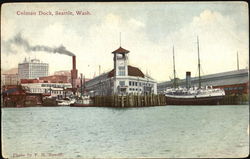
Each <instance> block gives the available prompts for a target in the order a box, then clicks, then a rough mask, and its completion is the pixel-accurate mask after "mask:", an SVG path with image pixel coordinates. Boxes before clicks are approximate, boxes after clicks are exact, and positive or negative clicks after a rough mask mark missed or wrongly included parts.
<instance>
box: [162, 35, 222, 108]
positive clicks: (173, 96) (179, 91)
mask: <svg viewBox="0 0 250 159" xmlns="http://www.w3.org/2000/svg"><path fill="white" fill-rule="evenodd" d="M197 45H198V69H199V87H191V86H188V87H186V88H181V87H177V82H176V77H175V58H174V48H173V67H174V82H173V88H167V89H166V90H165V92H164V94H165V96H166V102H167V104H168V105H217V104H219V102H220V100H222V99H223V97H224V96H225V91H224V90H223V89H220V88H216V89H214V88H213V87H212V86H210V87H209V86H205V87H202V86H201V76H200V55H199V39H198V37H197Z"/></svg>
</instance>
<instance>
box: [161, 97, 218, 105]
mask: <svg viewBox="0 0 250 159" xmlns="http://www.w3.org/2000/svg"><path fill="white" fill-rule="evenodd" d="M222 99H223V97H222V96H218V97H200V98H178V97H176V98H175V97H166V103H167V105H218V104H220V101H221V100H222Z"/></svg>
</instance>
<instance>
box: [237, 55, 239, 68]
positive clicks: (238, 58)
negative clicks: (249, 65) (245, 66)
mask: <svg viewBox="0 0 250 159" xmlns="http://www.w3.org/2000/svg"><path fill="white" fill-rule="evenodd" d="M237 70H238V71H239V56H238V51H237Z"/></svg>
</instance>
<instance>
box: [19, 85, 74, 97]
mask: <svg viewBox="0 0 250 159" xmlns="http://www.w3.org/2000/svg"><path fill="white" fill-rule="evenodd" d="M21 85H22V86H23V87H26V88H28V91H29V93H33V94H36V93H41V94H43V95H48V96H52V97H57V98H64V97H68V96H70V95H72V91H70V89H71V88H72V85H71V83H44V82H42V83H41V82H36V83H35V82H34V83H22V84H21Z"/></svg>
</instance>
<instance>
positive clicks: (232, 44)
mask: <svg viewBox="0 0 250 159" xmlns="http://www.w3.org/2000/svg"><path fill="white" fill-rule="evenodd" d="M133 14H134V13H133ZM74 18H76V17H74ZM88 18H89V19H88V20H89V21H88V23H86V22H85V21H86V18H85V17H84V18H79V19H78V20H74V22H73V21H70V20H69V21H67V20H65V19H63V18H62V19H60V20H59V19H58V18H57V19H56V20H55V21H54V22H51V21H52V20H51V19H50V23H47V22H43V23H45V24H46V25H45V24H44V25H43V26H44V27H40V28H39V29H38V28H37V27H34V28H32V27H31V28H29V29H24V30H23V35H24V36H25V37H27V38H28V39H30V41H29V42H30V43H31V45H35V44H40V45H48V46H51V47H54V46H59V45H60V44H63V45H64V46H65V47H66V48H67V49H68V50H70V51H72V52H74V53H75V54H76V57H77V69H78V70H79V72H82V73H83V74H84V75H86V77H93V75H94V72H96V75H97V74H98V68H99V65H101V69H102V71H109V70H111V69H112V68H113V55H112V54H111V52H112V51H114V50H115V49H117V48H118V47H119V46H120V40H119V39H120V37H119V35H120V32H121V34H122V37H121V45H122V47H124V48H125V49H127V50H129V51H130V53H129V63H130V64H131V65H134V66H136V67H139V68H141V69H142V71H143V72H144V73H145V72H146V70H148V72H150V73H151V76H152V77H153V78H155V79H156V80H158V81H165V80H169V76H172V75H173V73H172V72H173V71H172V47H173V45H174V46H175V55H176V70H177V75H178V77H180V78H183V77H185V72H186V71H191V72H192V76H195V74H196V72H197V42H196V38H197V36H199V39H200V53H201V62H202V69H203V73H204V74H209V73H216V72H223V71H229V70H233V69H236V62H235V58H236V52H237V51H238V52H239V55H240V61H242V63H241V65H240V66H241V68H243V67H245V66H246V65H247V63H246V62H244V63H243V61H246V59H248V37H247V35H248V33H247V32H246V31H239V30H237V29H236V24H237V23H236V22H235V21H234V19H232V18H231V17H228V16H227V15H222V14H221V13H220V12H215V11H213V10H208V9H206V10H203V11H202V12H200V13H199V14H197V15H196V16H195V17H193V19H191V21H190V22H189V23H185V25H180V26H178V24H175V25H176V26H178V29H175V31H172V32H170V33H169V32H168V31H167V30H166V29H167V27H165V26H166V25H171V23H170V24H168V23H167V22H166V24H165V23H164V25H162V27H161V29H160V30H159V32H160V34H162V36H161V38H160V40H158V41H157V42H155V41H153V40H152V39H151V38H150V37H152V36H151V35H150V34H151V32H148V30H147V29H148V26H147V25H148V24H147V23H145V21H143V18H142V19H140V20H139V19H138V18H136V17H135V16H122V15H121V14H115V13H112V12H109V13H107V14H102V15H101V18H100V16H99V17H98V19H96V18H95V17H94V16H92V17H88ZM173 18H174V16H173ZM90 21H91V23H90ZM7 23H8V24H6V25H4V29H5V30H6V31H8V29H7V28H6V27H7V26H10V24H11V25H14V26H16V25H17V24H16V21H12V22H11V21H9V22H7ZM33 23H34V24H36V25H34V26H40V25H39V24H41V22H38V21H33ZM71 23H72V24H71ZM158 27H160V25H159V26H158ZM20 28H21V29H23V28H24V26H22V25H20ZM146 28H147V29H146ZM162 37H164V38H162ZM18 51H19V55H20V56H18V57H17V56H12V55H8V54H6V53H4V54H2V55H3V56H2V64H1V66H2V67H4V68H7V67H10V68H12V67H13V66H17V63H18V62H21V60H22V58H24V56H28V54H27V53H26V52H25V50H18ZM2 52H3V51H2ZM34 56H36V57H37V58H40V59H41V60H43V61H46V62H48V63H49V65H50V73H53V72H54V71H58V70H70V69H71V67H72V66H71V58H70V57H66V56H61V55H56V54H47V55H46V56H44V54H43V53H41V52H37V54H35V55H34ZM34 56H33V57H34ZM20 57H21V58H20ZM3 58H4V60H3ZM10 61H12V63H11V64H10Z"/></svg>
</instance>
